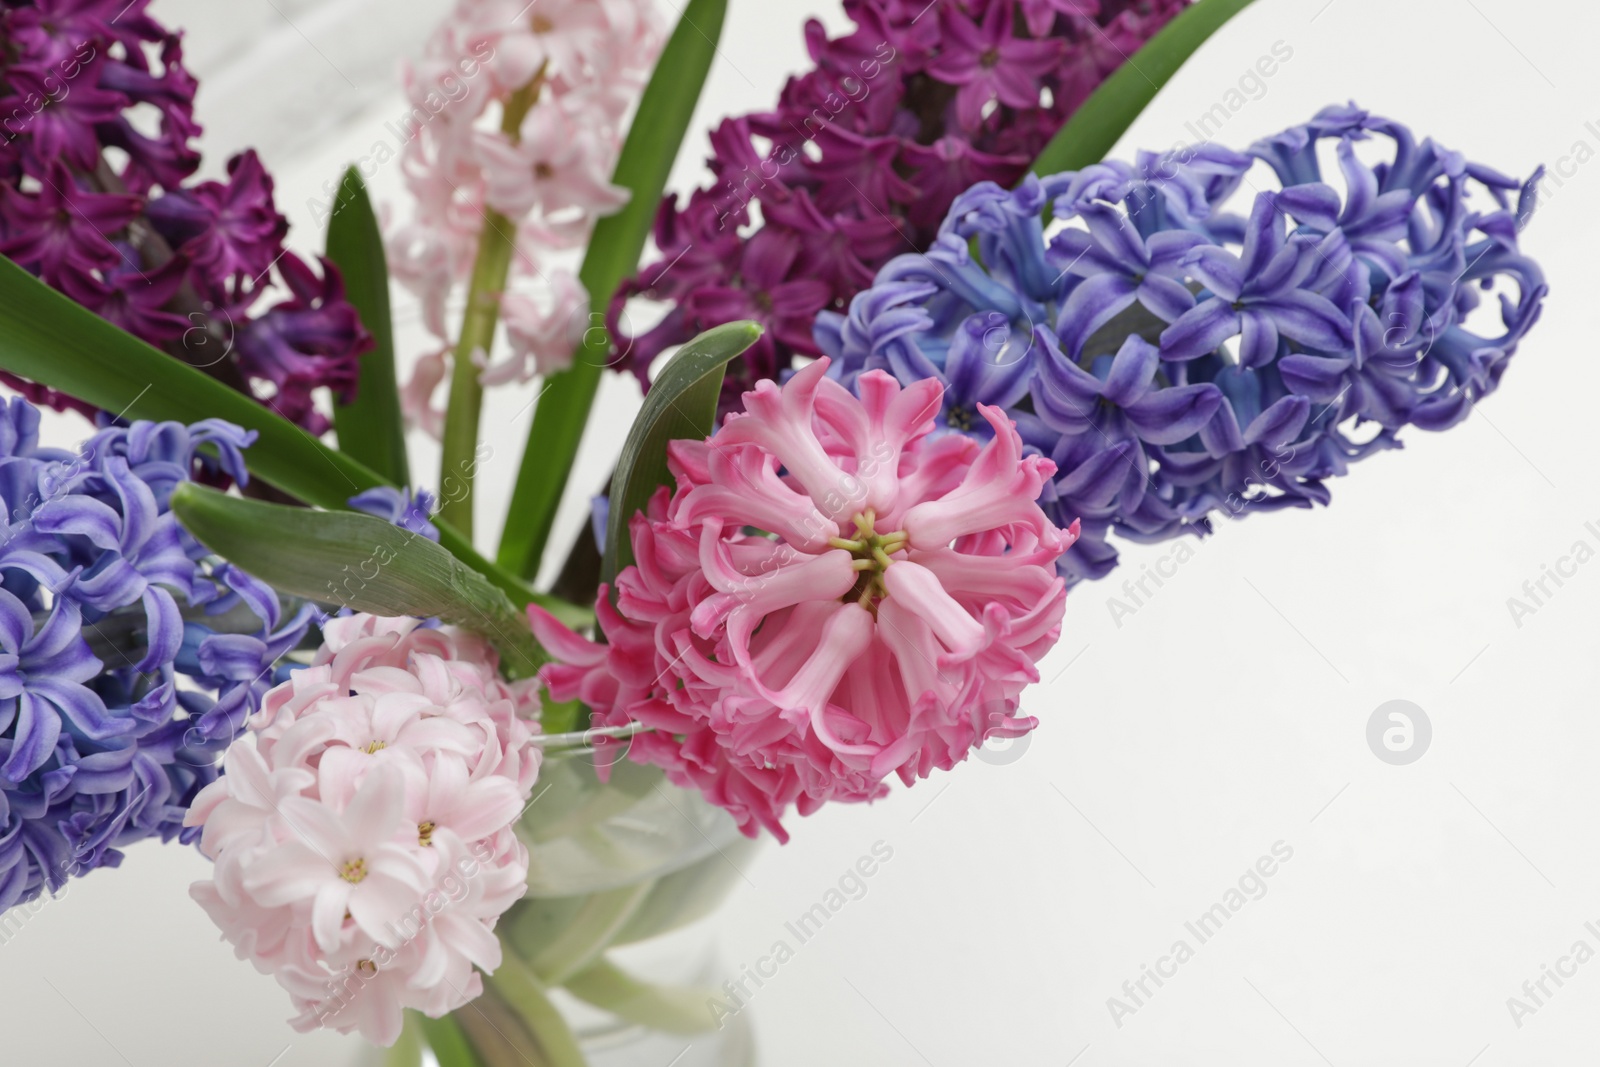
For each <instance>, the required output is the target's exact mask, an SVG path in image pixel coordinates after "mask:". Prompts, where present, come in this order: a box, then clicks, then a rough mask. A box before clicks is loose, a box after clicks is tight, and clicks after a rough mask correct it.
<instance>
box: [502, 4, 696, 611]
mask: <svg viewBox="0 0 1600 1067" xmlns="http://www.w3.org/2000/svg"><path fill="white" fill-rule="evenodd" d="M727 6H728V5H727V0H689V5H688V6H687V7H686V8H685V9H684V12H683V17H682V18H681V19H679V20H678V27H677V29H675V30H674V31H673V33H672V37H671V39H670V40H669V41H668V42H667V46H666V48H665V49H664V50H663V51H662V53H661V59H660V60H659V61H658V62H657V63H656V69H655V73H653V74H652V75H651V76H650V84H649V86H648V87H646V89H645V91H644V96H643V97H642V98H641V99H640V101H639V113H638V114H637V115H636V116H635V117H634V120H633V125H632V126H631V127H629V129H628V139H627V142H626V143H625V144H624V145H623V147H622V155H621V157H620V158H619V159H618V161H617V171H616V174H615V175H614V176H613V178H612V181H613V182H615V183H616V184H617V185H620V186H622V187H623V188H625V189H627V190H629V192H630V193H631V194H632V196H631V197H630V198H629V200H628V203H627V205H626V206H625V207H623V209H622V210H621V211H619V212H618V213H617V214H615V215H611V216H609V217H607V218H603V219H601V220H600V222H599V224H598V225H596V226H595V230H594V236H593V238H591V239H590V241H589V251H588V253H587V254H586V255H585V256H584V260H583V268H582V270H581V271H580V272H579V275H578V276H579V279H580V280H581V281H582V282H583V285H584V288H585V289H587V290H588V292H589V308H590V311H591V316H590V323H591V325H590V328H589V329H588V330H587V331H586V332H585V333H584V335H583V343H582V344H581V345H580V346H579V347H578V350H577V352H576V353H575V354H574V356H573V361H572V367H571V368H570V369H568V370H565V371H562V372H561V373H560V374H556V375H552V376H551V378H550V381H549V383H548V384H547V385H546V387H545V391H544V393H543V394H541V396H540V398H539V406H538V407H537V408H536V409H535V410H534V413H533V425H532V426H531V427H530V428H529V430H528V444H527V447H526V448H525V449H524V450H523V453H522V467H521V469H520V470H519V471H518V472H517V484H516V488H515V490H514V491H513V492H512V496H511V510H510V513H509V515H508V517H507V519H506V526H505V531H504V532H503V533H502V535H501V540H500V553H499V563H500V566H502V567H504V568H505V569H506V570H508V571H510V572H511V573H513V574H517V575H520V576H522V577H524V578H528V579H532V578H533V577H535V576H536V575H537V573H538V570H539V561H540V560H541V559H542V558H543V557H544V547H545V542H546V541H547V540H548V539H549V537H550V524H551V523H552V522H553V521H554V520H555V514H556V508H557V507H558V506H560V504H561V495H562V493H564V492H565V491H566V487H567V475H568V474H569V473H570V472H571V470H572V464H573V460H574V459H575V458H576V457H577V454H578V444H579V442H580V441H581V440H582V438H583V429H584V427H585V426H586V425H587V424H588V421H589V410H590V408H592V407H593V406H594V397H595V391H596V390H597V389H598V388H599V387H600V375H601V373H602V372H603V371H604V369H605V367H606V366H607V365H608V364H609V363H610V362H611V361H612V355H611V337H610V335H609V334H608V333H607V332H606V330H605V328H604V326H603V325H601V324H602V323H603V322H604V319H603V318H595V316H603V315H604V314H605V310H606V308H607V307H608V306H610V303H611V296H612V294H613V293H615V292H616V291H617V287H618V286H619V285H621V284H622V280H623V279H624V278H626V277H627V276H628V275H629V274H631V273H633V271H634V269H635V268H636V267H637V266H638V265H639V257H640V255H642V254H643V252H644V244H645V240H646V238H648V237H649V235H650V227H651V225H652V224H653V223H654V221H655V215H656V208H657V206H658V205H659V203H660V201H661V193H662V190H664V189H665V188H666V185H667V176H668V175H669V174H670V173H671V171H672V163H673V161H674V160H675V159H676V158H677V156H678V149H679V146H680V145H681V144H682V143H683V137H684V134H685V133H686V132H687V131H688V128H689V121H690V119H691V118H692V117H693V115H694V108H695V104H696V102H697V101H698V100H699V99H700V90H701V88H702V87H703V86H704V85H705V80H706V73H707V72H708V71H709V70H710V69H711V60H712V58H713V57H714V56H715V54H716V48H717V38H718V37H719V36H721V34H722V19H723V15H724V14H725V13H726V10H727Z"/></svg>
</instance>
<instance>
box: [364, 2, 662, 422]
mask: <svg viewBox="0 0 1600 1067" xmlns="http://www.w3.org/2000/svg"><path fill="white" fill-rule="evenodd" d="M662 40H663V26H662V19H661V14H660V9H659V6H658V5H657V4H656V2H655V0H539V2H538V3H535V4H530V3H527V2H526V0H455V3H454V4H453V5H452V10H451V11H450V13H449V14H448V16H447V17H446V18H445V19H444V20H443V21H442V22H441V23H440V24H439V26H438V28H437V29H436V30H435V32H434V33H433V35H432V36H431V37H430V38H429V40H428V42H427V44H426V46H425V49H424V53H423V55H422V57H421V58H420V59H418V60H416V61H415V62H412V63H408V64H406V65H405V66H404V68H403V70H402V82H403V85H404V88H405V92H406V98H407V101H408V103H409V106H410V107H411V110H410V112H409V113H408V114H407V115H406V116H404V117H402V118H401V119H399V121H398V122H395V123H391V124H390V126H389V129H390V133H391V134H392V135H393V136H394V137H396V138H398V139H399V140H400V142H401V147H400V161H401V162H400V165H401V168H402V170H403V173H404V177H405V182H406V188H407V190H408V191H409V192H410V194H411V199H412V210H411V211H410V212H409V217H407V218H404V219H397V220H396V222H397V225H394V226H392V227H388V228H387V242H388V253H389V265H390V270H391V273H392V274H393V275H394V277H395V278H396V279H397V280H398V281H399V282H400V283H401V284H403V285H405V286H406V287H407V288H408V289H410V290H411V291H412V292H413V293H414V294H415V295H416V296H417V298H418V299H419V301H420V302H421V304H422V312H423V323H424V325H425V326H426V327H427V329H428V330H429V332H430V333H432V334H433V335H434V336H435V337H436V338H438V340H439V341H440V343H441V345H442V346H443V351H437V352H435V353H432V354H430V355H428V356H427V357H426V358H425V359H424V360H422V361H421V362H419V363H418V364H417V366H416V368H415V370H414V371H413V374H412V377H411V380H410V383H409V385H408V386H407V387H406V389H405V391H404V392H403V394H402V397H401V401H402V404H403V407H404V411H405V413H406V416H407V418H408V419H410V420H411V422H412V424H413V425H420V426H421V427H422V428H423V429H424V430H426V431H427V432H429V433H432V434H434V435H435V436H437V435H438V431H439V427H440V426H442V424H443V416H442V411H441V410H440V407H439V405H438V402H437V401H436V400H435V393H436V391H437V387H438V385H439V383H440V382H442V381H443V380H444V378H445V377H446V376H447V373H448V366H447V364H448V362H449V360H450V359H451V358H452V356H451V354H450V342H451V341H452V340H453V336H452V329H453V327H454V326H455V325H456V324H455V323H453V322H452V321H451V315H450V312H449V308H450V306H451V300H452V298H453V297H456V296H459V295H460V293H461V290H462V289H463V288H464V287H465V286H466V284H467V282H468V280H469V278H470V277H471V275H472V270H473V264H474V261H475V259H476V255H477V250H478V245H479V241H480V239H481V238H482V235H483V234H484V232H485V229H486V227H487V226H488V225H489V224H490V211H491V209H492V210H493V211H495V212H498V213H499V217H498V218H497V219H495V220H494V223H493V224H494V225H495V226H496V227H497V228H499V229H501V230H502V231H505V230H507V228H508V227H509V228H514V229H515V235H516V253H515V255H514V256H513V257H512V260H511V268H510V277H509V279H508V281H507V284H506V286H505V289H504V292H503V293H494V294H490V295H492V296H495V297H502V298H503V303H502V313H503V315H504V318H505V321H506V326H507V329H506V334H505V337H506V342H507V343H506V345H505V346H504V347H505V354H504V355H502V354H501V349H500V348H498V347H497V346H490V348H491V351H489V352H484V351H481V350H480V351H479V352H477V353H474V358H475V360H476V362H477V363H478V365H479V366H480V367H482V368H483V374H482V375H481V377H480V380H481V381H482V383H483V384H484V385H486V386H494V385H499V384H503V383H507V382H522V381H527V380H529V379H530V378H532V377H533V376H534V375H536V374H549V373H552V372H553V371H557V370H560V369H562V368H564V367H566V366H568V365H570V364H571V362H572V357H573V352H574V351H575V347H576V343H577V340H578V339H579V338H581V337H582V336H583V333H584V331H585V330H586V329H587V328H588V327H589V326H591V325H593V322H592V321H591V320H594V321H598V316H597V315H591V314H590V313H589V311H590V309H589V297H588V293H587V292H585V291H584V289H583V287H582V286H580V285H578V284H577V282H576V280H575V279H574V278H572V276H571V274H570V273H568V272H567V271H566V270H565V269H564V267H565V266H568V265H571V264H569V263H568V262H567V261H568V260H570V259H571V257H570V256H563V255H562V253H564V252H565V251H566V250H568V249H574V248H579V247H582V246H583V244H584V243H585V242H586V241H587V239H588V236H589V233H590V232H591V231H592V230H593V227H594V223H595V221H596V220H597V219H598V218H600V217H602V216H605V215H609V214H611V213H613V212H615V211H616V210H617V209H618V208H620V207H621V206H622V205H623V204H624V203H626V202H627V199H628V193H627V190H625V189H623V188H621V187H619V186H616V185H614V184H612V182H611V177H612V174H613V172H614V171H615V170H616V166H617V158H618V154H619V152H620V151H621V145H622V136H623V132H624V127H623V119H624V118H625V116H626V115H627V112H628V111H629V109H630V108H631V107H632V106H633V105H634V104H635V103H636V102H637V101H638V98H639V94H640V92H641V91H642V90H643V87H644V83H645V79H646V77H647V76H648V74H649V72H650V68H651V67H652V65H653V64H654V63H655V59H656V56H657V55H658V54H659V52H660V49H661V43H662ZM519 94H523V95H520V96H519ZM526 95H532V96H533V97H534V99H533V101H532V103H531V106H529V107H528V109H527V112H526V114H524V115H523V117H522V119H521V121H520V123H513V124H512V127H511V128H509V129H508V128H507V125H506V109H507V108H508V107H510V106H513V105H514V103H516V104H521V103H526V102H527V101H526V100H525V99H524V96H526ZM384 151H385V152H388V151H389V150H388V148H387V145H385V149H384ZM378 155H379V156H380V159H379V161H380V162H382V160H383V158H387V157H386V156H384V154H383V153H378ZM491 357H493V358H491Z"/></svg>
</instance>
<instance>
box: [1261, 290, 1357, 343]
mask: <svg viewBox="0 0 1600 1067" xmlns="http://www.w3.org/2000/svg"><path fill="white" fill-rule="evenodd" d="M1258 306H1259V307H1261V308H1262V309H1263V310H1267V311H1270V313H1271V315H1272V321H1273V323H1274V324H1275V325H1276V327H1277V329H1278V330H1279V332H1281V333H1282V334H1283V335H1284V336H1285V337H1288V338H1290V339H1291V340H1295V341H1299V342H1300V343H1302V344H1306V345H1310V346H1312V347H1313V348H1321V349H1324V350H1329V351H1339V350H1340V349H1343V348H1344V347H1346V345H1347V344H1348V343H1349V341H1350V323H1349V320H1347V319H1346V318H1345V317H1344V315H1342V314H1340V312H1339V309H1338V308H1336V307H1335V306H1334V305H1333V302H1332V301H1330V300H1328V299H1327V298H1326V297H1322V296H1318V295H1317V294H1316V293H1308V292H1304V291H1302V290H1295V291H1292V292H1287V293H1283V294H1281V295H1279V296H1277V297H1274V298H1273V299H1271V300H1267V301H1262V302H1261V303H1260V304H1259V305H1258Z"/></svg>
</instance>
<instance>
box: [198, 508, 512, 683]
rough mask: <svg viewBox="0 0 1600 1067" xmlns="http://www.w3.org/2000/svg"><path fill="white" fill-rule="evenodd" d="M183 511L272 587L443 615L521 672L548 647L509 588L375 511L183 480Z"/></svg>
mask: <svg viewBox="0 0 1600 1067" xmlns="http://www.w3.org/2000/svg"><path fill="white" fill-rule="evenodd" d="M172 510H173V513H174V514H176V515H177V516H178V521H179V522H181V523H183V525H184V527H185V528H186V529H187V530H188V531H189V532H190V533H192V534H194V536H195V538H196V539H197V540H198V541H199V542H200V543H201V544H203V545H205V546H206V548H208V549H210V550H211V551H212V552H215V553H216V554H217V555H219V556H221V557H222V558H223V559H226V560H228V561H229V562H231V563H235V564H238V565H239V566H240V567H242V568H243V569H245V570H247V571H249V572H250V573H251V574H253V575H255V576H256V577H257V578H260V579H261V580H262V581H264V582H266V583H267V584H268V585H271V586H272V587H273V588H275V589H277V590H279V591H281V592H285V593H292V594H294V595H296V596H303V597H306V598H307V599H310V600H315V601H317V602H319V603H323V604H327V605H330V606H332V607H334V608H339V607H348V608H351V609H353V610H355V611H364V612H370V613H371V614H373V615H385V616H402V615H417V616H423V617H431V616H436V617H438V618H440V619H442V620H443V621H445V622H447V623H452V624H454V625H456V626H460V627H463V628H465V629H468V630H472V631H473V632H475V633H478V634H480V635H482V636H483V637H484V638H485V639H487V640H488V641H490V642H491V643H493V644H494V646H495V647H496V648H497V649H499V651H500V658H501V666H502V667H503V668H504V669H505V670H506V672H507V673H508V674H510V675H511V676H512V677H527V676H529V675H531V674H532V673H533V672H534V671H535V670H536V669H537V668H538V666H539V664H540V662H541V656H540V653H539V651H538V649H537V647H536V646H535V644H534V641H533V634H532V633H531V632H530V631H529V629H528V625H527V623H526V622H525V621H524V620H523V619H522V617H521V616H520V615H519V614H518V612H517V608H516V606H515V605H513V604H512V603H511V600H510V598H509V597H507V596H506V595H505V593H503V592H501V591H500V590H499V589H496V588H495V587H494V586H493V585H491V584H490V583H489V580H488V579H487V578H485V577H484V576H483V575H481V574H479V573H478V572H477V571H475V570H473V569H472V568H471V567H469V566H467V565H466V564H465V563H463V562H461V561H460V560H459V559H457V558H456V557H455V556H453V555H451V554H450V553H449V552H448V551H446V550H445V549H443V548H441V547H439V546H438V545H436V544H434V543H433V542H432V541H430V540H428V539H427V538H426V537H422V536H419V535H418V534H415V533H412V532H410V531H409V530H403V529H401V528H400V527H398V526H395V525H394V524H392V523H388V522H385V521H384V520H382V519H380V518H377V517H375V516H372V515H362V514H359V513H357V512H353V511H313V510H312V509H310V508H295V507H288V506H286V505H283V504H271V503H268V502H266V501H264V500H246V499H244V498H242V497H235V496H229V495H228V494H226V493H221V492H218V491H217V490H215V489H208V488H206V487H205V486H201V485H196V484H194V483H193V482H184V483H183V484H182V485H180V486H178V488H177V489H176V490H175V491H174V492H173V494H172Z"/></svg>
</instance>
